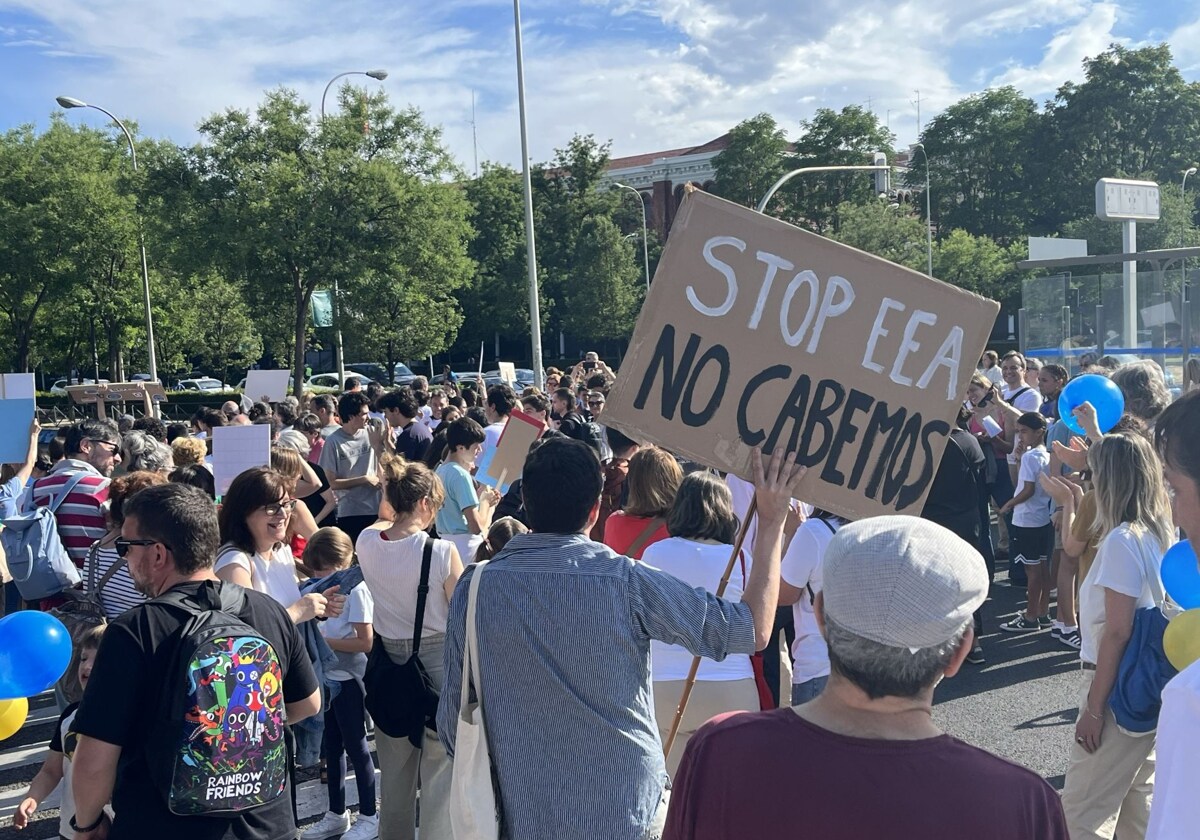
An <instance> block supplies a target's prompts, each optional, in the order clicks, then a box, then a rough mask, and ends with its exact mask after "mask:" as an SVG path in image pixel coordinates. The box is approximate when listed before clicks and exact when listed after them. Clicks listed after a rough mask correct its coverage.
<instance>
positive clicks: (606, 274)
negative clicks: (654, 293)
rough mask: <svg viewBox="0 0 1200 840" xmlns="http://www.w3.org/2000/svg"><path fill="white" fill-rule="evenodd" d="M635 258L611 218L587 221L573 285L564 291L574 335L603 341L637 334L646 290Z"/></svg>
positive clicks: (565, 316)
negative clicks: (634, 332) (638, 315)
mask: <svg viewBox="0 0 1200 840" xmlns="http://www.w3.org/2000/svg"><path fill="white" fill-rule="evenodd" d="M633 253H634V249H633V246H632V245H631V244H630V243H629V240H627V239H625V238H624V237H623V236H622V235H621V231H620V229H619V228H618V227H617V226H616V225H615V224H614V223H613V222H612V220H611V219H609V218H606V217H604V216H592V217H589V218H587V219H585V220H584V222H583V226H582V229H581V230H580V232H579V237H578V238H577V240H576V242H575V254H574V271H573V272H572V275H571V281H570V285H569V286H567V287H566V288H565V289H563V291H562V310H563V311H562V317H563V320H564V322H566V323H567V324H569V325H570V328H571V331H572V333H573V334H575V335H578V336H579V337H581V338H585V339H590V340H601V339H606V338H624V337H626V336H628V335H629V334H630V333H632V332H633V322H634V318H635V317H636V315H637V311H638V308H639V307H640V306H641V302H642V296H643V292H644V290H645V282H644V281H643V279H642V274H641V272H640V271H639V270H638V267H637V263H636V262H635V261H634V256H633Z"/></svg>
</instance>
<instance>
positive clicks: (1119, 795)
mask: <svg viewBox="0 0 1200 840" xmlns="http://www.w3.org/2000/svg"><path fill="white" fill-rule="evenodd" d="M1095 673H1096V672H1095V671H1084V672H1083V676H1084V678H1083V685H1082V686H1081V687H1080V690H1079V714H1080V715H1083V714H1086V713H1085V711H1084V709H1086V708H1087V696H1088V690H1089V689H1090V688H1091V687H1092V678H1093V677H1094V676H1095ZM1072 738H1074V729H1072ZM1154 738H1155V736H1154V734H1153V733H1151V734H1149V735H1144V736H1142V737H1140V738H1138V737H1134V736H1133V735H1130V734H1128V733H1126V732H1125V731H1124V730H1123V729H1121V727H1119V726H1117V721H1116V720H1115V719H1114V718H1113V714H1112V710H1111V709H1109V708H1107V707H1106V708H1105V709H1104V728H1103V729H1102V730H1101V731H1100V748H1099V749H1098V750H1096V751H1095V752H1094V753H1089V752H1088V751H1087V750H1085V749H1084V748H1083V747H1081V746H1079V744H1075V743H1073V744H1072V745H1071V764H1070V766H1069V767H1068V768H1067V780H1066V784H1065V785H1064V787H1063V792H1062V804H1063V812H1064V813H1065V814H1066V817H1067V828H1068V830H1069V831H1070V834H1071V840H1112V837H1113V835H1114V832H1115V833H1116V835H1117V836H1118V837H1120V840H1142V838H1144V837H1145V836H1146V825H1147V823H1148V822H1149V820H1150V797H1151V794H1152V793H1153V791H1154Z"/></svg>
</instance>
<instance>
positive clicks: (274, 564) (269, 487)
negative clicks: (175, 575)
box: [213, 467, 346, 624]
mask: <svg viewBox="0 0 1200 840" xmlns="http://www.w3.org/2000/svg"><path fill="white" fill-rule="evenodd" d="M295 507H296V500H295V499H293V498H292V491H291V482H290V481H289V480H288V479H287V478H285V477H284V476H282V475H281V474H279V473H278V472H276V471H275V470H273V469H270V468H269V467H255V468H254V469H251V470H246V471H245V472H244V473H242V474H241V475H239V476H238V477H237V478H235V479H234V480H233V483H232V484H230V485H229V491H228V492H227V493H226V494H225V497H224V498H223V499H222V505H221V510H220V512H219V513H218V514H217V521H218V522H219V524H220V526H221V543H222V544H221V547H220V548H219V549H218V550H217V562H216V563H215V564H214V565H213V571H214V572H215V573H216V575H217V577H219V578H220V579H221V580H224V581H228V582H230V583H236V584H238V585H239V586H244V587H246V588H247V589H254V590H256V591H258V592H262V593H264V594H267V595H270V596H271V597H272V598H274V599H275V600H276V601H278V602H279V603H280V604H282V605H283V606H284V607H286V608H287V611H288V615H290V616H291V617H292V621H294V622H295V623H296V624H300V623H301V622H304V621H308V620H309V619H311V618H322V617H332V616H338V615H341V613H342V608H343V605H344V604H345V602H346V598H345V596H344V595H338V594H332V595H331V594H325V595H322V594H320V593H316V592H314V593H310V594H308V595H305V596H303V597H301V595H300V585H299V583H298V581H297V580H296V560H295V558H294V557H293V556H292V549H291V548H290V547H289V546H288V543H287V533H288V526H289V525H290V524H291V519H292V511H293V510H294V509H295Z"/></svg>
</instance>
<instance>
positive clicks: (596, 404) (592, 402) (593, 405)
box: [588, 400, 604, 408]
mask: <svg viewBox="0 0 1200 840" xmlns="http://www.w3.org/2000/svg"><path fill="white" fill-rule="evenodd" d="M602 405H604V400H588V406H589V407H591V408H598V407H599V406H602Z"/></svg>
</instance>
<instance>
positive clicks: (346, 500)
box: [320, 428, 382, 516]
mask: <svg viewBox="0 0 1200 840" xmlns="http://www.w3.org/2000/svg"><path fill="white" fill-rule="evenodd" d="M320 463H321V469H323V470H325V474H326V476H328V478H329V481H330V482H331V483H332V482H333V480H334V477H335V476H336V477H337V478H358V477H360V476H364V475H369V474H371V473H373V472H375V470H376V468H377V466H378V465H377V464H376V462H375V450H374V449H372V448H371V440H370V438H369V437H368V435H367V430H366V429H363V430H361V431H360V432H359V433H358V434H356V435H351V434H348V433H347V432H346V430H345V429H341V428H339V429H338V430H337V431H336V432H334V433H333V434H331V435H330V436H329V437H328V438H327V439H326V441H325V447H324V448H323V449H322V450H321V462H320ZM334 492H335V495H336V496H337V512H338V516H374V515H375V514H376V513H377V512H378V511H379V502H380V500H381V498H382V496H381V495H380V492H379V488H378V487H372V486H371V485H369V484H361V485H359V486H358V487H352V488H350V489H349V490H336V491H334Z"/></svg>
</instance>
